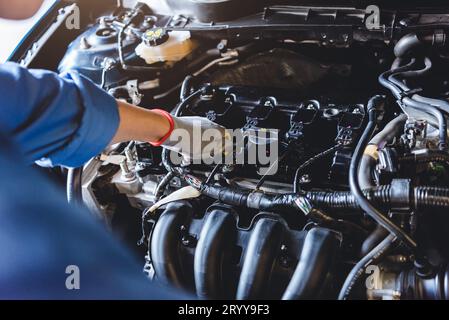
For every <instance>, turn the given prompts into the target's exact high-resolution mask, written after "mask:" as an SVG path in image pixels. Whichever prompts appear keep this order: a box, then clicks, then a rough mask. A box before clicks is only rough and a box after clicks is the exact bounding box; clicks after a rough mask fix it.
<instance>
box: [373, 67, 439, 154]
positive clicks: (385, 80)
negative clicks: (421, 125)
mask: <svg viewBox="0 0 449 320" xmlns="http://www.w3.org/2000/svg"><path fill="white" fill-rule="evenodd" d="M413 64H414V60H412V61H411V62H410V63H409V64H407V65H405V66H403V67H399V68H397V69H395V70H390V71H387V72H384V73H383V74H381V75H380V76H379V83H380V84H381V85H383V86H384V87H386V88H387V89H389V90H390V91H391V93H392V94H393V95H394V96H395V97H396V99H398V101H400V102H401V104H402V106H403V107H405V108H411V109H414V110H417V111H419V112H420V113H423V114H430V115H431V116H433V118H435V119H436V123H437V126H438V129H439V135H440V142H439V143H440V148H441V149H443V148H445V147H446V145H447V143H446V142H447V123H446V119H445V117H444V114H443V113H442V112H441V111H440V110H438V109H437V108H435V107H433V106H432V105H428V104H424V103H420V102H417V101H415V100H413V99H411V98H409V97H407V96H404V95H403V94H404V90H402V86H403V85H404V84H401V87H399V86H398V85H396V84H394V83H393V82H391V81H390V80H389V78H390V77H391V76H393V75H395V74H399V73H401V72H403V71H409V70H410V68H411V67H412V66H413ZM404 86H405V85H404ZM404 111H406V109H405V110H404ZM425 118H427V117H425ZM431 122H432V124H434V123H433V121H431Z"/></svg>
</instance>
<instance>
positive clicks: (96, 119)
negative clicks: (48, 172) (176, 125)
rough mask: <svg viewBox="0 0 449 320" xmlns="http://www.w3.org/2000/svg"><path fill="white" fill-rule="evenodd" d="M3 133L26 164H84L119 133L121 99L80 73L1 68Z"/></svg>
mask: <svg viewBox="0 0 449 320" xmlns="http://www.w3.org/2000/svg"><path fill="white" fill-rule="evenodd" d="M0 97H1V100H0V131H1V132H2V133H3V134H4V135H5V136H7V137H9V138H10V139H11V141H12V142H13V143H14V144H15V145H16V148H17V149H18V150H19V151H20V152H21V153H22V155H23V156H24V157H25V159H26V161H27V163H33V162H35V161H40V162H41V163H46V164H49V165H54V166H56V165H63V166H67V167H79V166H81V165H82V164H84V163H85V162H87V161H88V160H89V159H90V158H92V157H94V156H95V155H97V154H98V153H100V152H101V151H102V150H103V149H104V148H105V147H106V146H107V145H108V143H109V142H110V141H111V140H112V138H113V137H114V135H115V133H116V131H117V128H118V124H119V114H118V108H117V103H116V101H115V100H114V99H113V98H112V97H111V96H109V95H108V94H107V93H106V92H104V91H103V90H101V89H100V88H99V87H98V86H97V85H95V84H94V83H93V82H91V81H90V80H89V79H87V78H85V77H83V76H82V75H80V74H78V73H75V72H73V73H66V74H64V75H61V76H59V75H58V74H56V73H53V72H49V71H44V70H28V69H26V68H23V67H21V66H19V65H17V64H15V63H5V64H3V65H1V66H0Z"/></svg>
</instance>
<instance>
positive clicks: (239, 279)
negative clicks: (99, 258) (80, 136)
mask: <svg viewBox="0 0 449 320" xmlns="http://www.w3.org/2000/svg"><path fill="white" fill-rule="evenodd" d="M131 2H132V3H131V4H126V6H125V5H124V4H122V3H121V2H120V1H119V5H118V6H116V5H111V6H109V7H108V8H107V10H104V12H102V13H101V14H98V15H97V16H94V19H93V20H92V21H91V22H90V23H87V24H86V25H85V27H84V29H82V30H80V32H79V34H77V37H76V39H74V40H73V42H72V43H71V44H70V45H69V46H68V48H67V50H66V52H64V53H63V54H62V58H61V59H60V61H59V60H58V64H59V65H58V67H57V70H58V71H59V72H64V71H68V70H77V71H78V72H80V73H82V74H84V75H85V76H87V77H89V78H91V79H92V80H93V81H94V82H96V83H97V84H98V85H99V86H101V87H102V88H103V89H105V90H106V91H107V92H109V93H110V94H111V95H112V96H114V97H115V98H116V99H123V100H125V101H128V102H130V103H133V104H135V105H139V106H142V107H146V108H149V107H151V108H152V107H158V108H164V109H165V110H167V111H169V112H172V114H174V115H177V116H201V117H206V118H208V119H209V120H212V121H214V122H217V123H219V124H221V125H222V126H224V127H226V128H229V129H234V130H240V131H241V132H249V131H251V130H252V131H254V132H260V131H266V130H276V132H277V134H276V135H275V136H274V137H271V138H270V142H269V143H275V144H276V146H277V154H276V156H277V157H276V160H275V163H274V164H273V163H271V165H272V166H273V167H274V166H275V167H276V170H275V171H274V170H271V169H272V167H270V166H269V165H268V167H267V163H266V162H265V163H262V162H263V161H259V162H255V163H246V162H245V161H243V163H237V164H234V165H232V164H223V165H209V164H204V163H194V164H182V165H174V164H173V163H172V161H171V160H170V156H171V155H170V152H169V151H166V150H162V149H161V148H159V147H153V146H151V145H150V144H149V143H147V142H143V141H131V142H129V143H126V144H118V145H113V146H110V147H108V149H107V150H105V151H104V152H103V153H102V154H101V155H99V156H98V157H96V158H94V159H92V160H91V161H90V162H89V163H87V164H86V165H85V166H84V167H83V168H77V169H70V170H69V173H68V179H67V190H68V198H69V202H71V203H76V202H79V203H84V205H86V206H87V207H88V208H89V209H90V210H91V211H92V213H93V214H95V215H96V216H97V217H98V218H100V219H101V220H103V221H104V223H105V224H106V225H107V226H108V227H109V228H111V230H113V232H115V233H117V234H118V235H119V236H120V237H121V238H122V239H123V241H124V242H125V243H127V244H128V245H129V246H130V247H131V248H132V249H133V250H134V251H135V252H136V255H138V256H139V257H140V258H141V260H142V267H143V269H144V272H145V273H146V275H148V278H149V281H152V280H158V281H161V282H163V283H165V284H168V285H171V286H174V287H177V288H180V289H182V290H186V291H189V292H192V293H194V294H196V295H197V296H198V297H199V298H201V299H242V300H245V299H284V300H296V299H370V300H381V299H393V300H399V299H448V298H449V265H448V262H449V260H448V259H449V249H448V246H446V245H445V243H448V240H449V238H448V234H449V217H448V216H447V212H448V208H449V153H448V143H447V133H448V131H447V115H448V113H449V102H448V98H449V77H448V75H449V50H448V42H447V35H448V28H449V8H444V7H438V6H434V7H432V6H431V5H430V4H429V5H428V6H427V7H426V9H420V8H411V9H410V8H402V7H400V6H399V5H396V7H395V6H394V4H393V3H390V4H385V5H384V6H383V5H380V6H379V7H380V8H381V10H380V12H377V11H376V10H375V9H376V8H377V7H376V6H374V8H373V7H371V8H370V9H369V8H367V7H368V4H366V5H365V3H362V2H363V1H362V2H357V6H347V7H344V6H339V7H330V6H317V5H316V4H315V5H305V4H302V3H301V6H299V5H298V4H297V2H295V1H249V2H251V5H248V6H246V5H245V6H244V7H245V9H241V10H240V9H239V7H240V6H241V5H240V4H239V3H238V2H237V1H234V0H227V1H225V0H221V1H193V0H192V1H180V0H167V1H142V2H137V1H131ZM183 3H184V4H185V5H183ZM351 3H353V2H351ZM246 7H248V10H246ZM71 8H73V7H72V6H67V7H64V8H63V9H62V13H61V12H60V13H59V14H63V13H64V10H66V14H67V10H71ZM376 14H378V15H376ZM373 17H374V18H373ZM64 51H65V50H64ZM40 59H41V61H44V60H42V59H44V58H40ZM24 61H25V63H26V57H25V56H24ZM22 62H23V61H22ZM53 63H54V61H53ZM41 64H42V63H41ZM47 65H48V62H47ZM259 143H261V142H260V141H259V140H257V139H251V137H250V138H249V139H248V141H247V142H246V143H245V147H246V148H251V146H254V145H255V146H257V145H258V144H259ZM266 156H269V155H266ZM262 169H265V170H262ZM270 170H271V171H272V172H271V171H270ZM261 172H265V173H261Z"/></svg>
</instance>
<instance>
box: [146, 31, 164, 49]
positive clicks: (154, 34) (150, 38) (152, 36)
mask: <svg viewBox="0 0 449 320" xmlns="http://www.w3.org/2000/svg"><path fill="white" fill-rule="evenodd" d="M142 38H143V42H144V43H145V44H146V45H147V46H149V47H157V46H159V45H161V44H163V43H165V42H166V41H167V40H168V39H169V35H168V32H167V30H165V29H163V28H155V29H150V30H148V31H146V32H145V33H144V34H143V37H142Z"/></svg>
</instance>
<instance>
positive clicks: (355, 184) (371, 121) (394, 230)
mask: <svg viewBox="0 0 449 320" xmlns="http://www.w3.org/2000/svg"><path fill="white" fill-rule="evenodd" d="M383 103H384V98H383V97H381V96H374V97H373V98H371V99H370V101H369V102H368V117H369V118H368V125H367V126H366V128H365V130H364V132H363V134H362V137H361V138H360V140H359V143H358V144H357V147H356V149H355V151H354V155H353V157H352V160H351V165H350V168H349V186H350V188H351V191H352V193H353V194H354V196H355V198H356V200H357V203H358V204H359V205H360V207H361V208H362V209H363V211H365V212H366V213H367V214H368V215H369V216H370V217H371V218H372V219H373V220H374V221H376V222H377V223H378V224H379V225H381V226H383V227H384V228H385V229H386V230H388V231H389V232H390V233H391V234H394V235H395V236H396V237H397V238H399V239H400V240H401V241H402V242H404V243H405V244H406V245H407V246H408V247H410V248H412V249H415V248H416V247H417V244H416V242H415V240H413V239H412V238H411V237H410V236H409V235H408V234H406V233H405V232H404V230H402V229H401V228H400V227H398V226H397V225H396V224H394V223H393V222H392V221H391V220H390V219H388V218H387V217H386V216H384V214H383V213H382V212H380V211H379V210H378V209H377V208H376V207H374V206H373V205H372V204H371V203H370V201H369V200H368V199H367V198H366V197H365V195H364V193H363V191H362V189H361V188H360V184H359V180H358V169H359V164H360V160H361V158H362V155H363V152H364V150H365V148H366V146H367V144H368V142H369V140H370V139H371V136H372V134H373V132H374V130H375V129H376V121H377V108H379V106H380V105H381V104H383Z"/></svg>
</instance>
